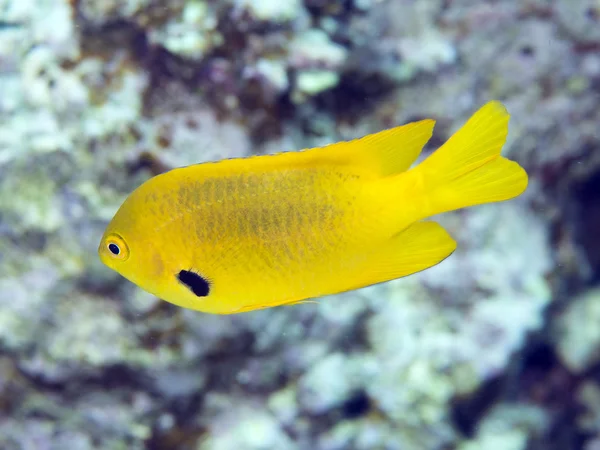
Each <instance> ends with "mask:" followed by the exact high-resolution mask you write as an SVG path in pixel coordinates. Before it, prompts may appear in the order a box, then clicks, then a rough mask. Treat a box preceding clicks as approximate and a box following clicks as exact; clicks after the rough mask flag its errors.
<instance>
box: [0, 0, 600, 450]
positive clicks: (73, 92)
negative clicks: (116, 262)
mask: <svg viewBox="0 0 600 450" xmlns="http://www.w3.org/2000/svg"><path fill="white" fill-rule="evenodd" d="M490 99H498V100H501V101H502V102H504V103H505V105H506V106H507V108H508V110H509V111H510V113H511V115H512V119H511V122H510V134H509V139H508V143H507V145H506V147H505V151H504V154H505V155H506V156H508V157H510V158H512V159H515V160H517V161H519V162H520V163H521V164H522V165H523V166H524V167H525V168H526V170H527V171H528V172H529V174H530V177H531V182H530V187H529V189H528V190H527V192H526V193H525V194H524V195H522V196H521V197H519V198H517V199H515V200H512V201H510V202H506V203H500V204H492V205H486V206H480V207H475V208H471V209H469V210H464V211H460V212H456V213H452V214H446V215H444V216H443V218H442V219H441V220H442V223H443V225H444V226H445V227H446V228H447V229H448V230H449V231H450V232H451V234H452V235H453V236H454V237H455V238H456V239H457V240H458V242H459V247H458V250H457V252H456V253H455V254H454V255H453V256H452V257H451V258H449V259H447V260H446V261H444V262H443V263H442V264H440V265H438V266H436V267H434V268H432V269H430V270H428V271H425V272H423V273H421V274H418V275H415V276H412V277H408V278H405V279H402V280H396V281H394V282H390V283H387V284H383V285H379V286H376V287H371V288H366V289H362V290H358V291H354V292H351V293H347V294H345V295H339V296H333V297H329V298H325V299H323V300H322V301H320V302H319V303H318V304H305V305H299V306H294V307H281V308H275V309H270V310H264V311H256V312H251V313H246V314H240V315H235V316H212V315H207V314H202V313H199V312H195V311H188V310H183V309H181V308H177V307H175V306H172V305H170V304H167V303H166V302H162V301H159V300H158V299H156V298H154V297H152V296H151V295H149V294H146V293H144V292H143V291H141V290H139V289H138V288H137V287H135V286H134V285H133V284H131V283H129V282H127V281H126V280H124V279H123V278H121V277H120V276H119V275H117V274H116V273H115V272H112V271H111V270H109V269H108V268H106V267H104V266H103V265H102V264H101V263H100V261H99V260H98V258H97V254H96V248H97V245H98V242H99V239H100V237H101V234H102V231H103V229H104V227H105V226H106V224H107V223H108V221H109V220H110V219H111V217H112V215H113V214H114V213H115V211H116V209H117V208H118V207H119V205H120V204H121V202H122V201H123V200H124V199H125V197H126V196H127V195H128V194H129V193H130V192H131V191H132V190H133V189H134V188H135V187H137V186H138V185H139V184H140V183H142V182H143V181H144V180H146V179H148V178H149V177H151V176H153V175H155V174H158V173H160V172H162V171H164V170H167V169H169V168H172V167H176V166H182V165H187V164H193V163H197V162H202V161H207V160H214V159H218V158H229V157H236V156H245V155H250V154H264V153H272V152H276V151H284V150H286V151H287V150H297V149H300V148H306V147H312V146H317V145H323V144H327V143H330V142H334V141H338V140H341V139H350V138H354V137H357V136H361V135H363V134H366V133H369V132H374V131H378V130H381V129H383V128H388V127H391V126H395V125H400V124H403V123H406V122H409V121H412V120H417V119H422V118H429V117H430V118H434V119H436V120H437V125H436V128H435V132H434V136H433V138H432V139H431V141H430V143H429V144H428V146H427V147H426V150H425V153H426V154H427V153H428V152H430V151H432V150H434V149H435V148H437V147H438V146H439V145H440V144H441V143H442V142H443V141H444V140H445V139H446V138H447V137H448V136H449V135H450V134H451V133H452V132H453V131H454V130H456V129H457V128H458V127H459V126H460V125H461V124H462V123H464V121H465V120H466V119H467V118H468V117H469V116H470V115H471V114H472V113H473V112H474V111H475V110H476V109H477V108H479V107H480V106H481V105H482V104H484V103H485V102H487V101H488V100H490ZM599 127H600V3H599V2H598V0H522V1H517V0H496V1H485V2H474V1H469V0H422V1H421V0H418V1H409V0H329V1H325V0H220V1H217V0H160V1H159V0H0V448H1V449H3V450H13V449H15V450H16V449H27V450H29V449H36V450H37V449H40V450H44V449H57V450H58V449H61V450H63V449H67V450H71V449H73V450H87V449H115V450H120V449H152V450H164V449H182V450H230V449H231V450H271V449H273V450H304V449H308V450H341V449H356V450H376V449H385V450H423V449H457V450H477V449H490V450H496V449H497V450H525V449H532V450H538V449H544V450H568V449H585V450H598V449H600V434H599V430H600V384H599V383H600V326H599V324H600V287H599V285H598V281H600V132H599Z"/></svg>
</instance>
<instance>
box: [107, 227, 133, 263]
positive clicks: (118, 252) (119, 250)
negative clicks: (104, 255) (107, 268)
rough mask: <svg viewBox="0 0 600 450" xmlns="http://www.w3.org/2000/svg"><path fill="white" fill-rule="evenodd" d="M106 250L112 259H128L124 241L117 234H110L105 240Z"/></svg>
mask: <svg viewBox="0 0 600 450" xmlns="http://www.w3.org/2000/svg"><path fill="white" fill-rule="evenodd" d="M106 249H107V250H108V253H109V254H110V256H112V257H113V259H118V260H121V261H125V260H127V258H129V248H128V247H127V244H126V243H125V240H124V239H123V238H122V237H121V236H119V235H117V234H112V235H110V236H109V237H108V238H107V239H106Z"/></svg>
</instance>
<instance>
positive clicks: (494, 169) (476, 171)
mask: <svg viewBox="0 0 600 450" xmlns="http://www.w3.org/2000/svg"><path fill="white" fill-rule="evenodd" d="M509 118H510V116H509V114H508V112H507V111H506V108H505V107H504V106H503V105H502V104H501V103H500V102H497V101H492V102H489V103H487V104H485V105H484V106H483V107H481V108H480V109H479V110H478V111H477V112H476V113H475V114H473V116H472V117H471V118H470V119H469V120H468V121H467V123H465V125H463V127H462V128H460V129H459V130H458V131H457V132H456V133H455V134H454V135H453V136H452V137H450V139H448V141H446V143H445V144H444V145H443V146H442V147H440V148H439V149H438V150H437V151H436V152H434V153H433V154H431V155H430V156H429V157H428V158H427V159H426V160H425V161H423V162H422V163H421V164H419V165H418V166H417V167H415V168H414V169H413V170H414V174H416V175H419V176H420V179H421V182H420V184H422V186H423V189H424V192H423V195H425V196H426V201H425V204H426V205H428V207H426V208H424V209H425V210H424V211H423V215H422V217H428V216H431V215H435V214H439V213H442V212H446V211H451V210H455V209H459V208H464V207H468V206H473V205H478V204H482V203H490V202H498V201H504V200H509V199H511V198H514V197H516V196H518V195H520V194H521V193H523V191H524V190H525V189H526V188H527V173H526V172H525V171H524V170H523V168H522V167H521V166H519V164H517V163H516V162H514V161H510V160H508V159H506V158H504V157H502V156H500V152H501V150H502V146H503V145H504V143H505V141H506V136H507V134H508V121H509Z"/></svg>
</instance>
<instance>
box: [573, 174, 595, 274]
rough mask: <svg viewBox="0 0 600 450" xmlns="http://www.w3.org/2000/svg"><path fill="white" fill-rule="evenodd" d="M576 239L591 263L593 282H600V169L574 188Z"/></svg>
mask: <svg viewBox="0 0 600 450" xmlns="http://www.w3.org/2000/svg"><path fill="white" fill-rule="evenodd" d="M573 194H574V195H573V200H574V201H576V203H577V206H578V208H577V216H576V217H575V218H574V219H575V221H576V223H575V239H576V240H577V242H578V243H579V245H580V247H581V249H582V250H583V252H584V254H585V256H586V259H587V261H588V263H589V265H590V276H591V280H590V282H591V283H594V284H596V283H599V282H600V238H599V236H600V171H599V172H597V173H595V174H594V175H593V176H591V177H590V178H589V179H588V180H586V181H585V182H582V183H581V184H580V185H579V186H576V187H575V188H574V192H573Z"/></svg>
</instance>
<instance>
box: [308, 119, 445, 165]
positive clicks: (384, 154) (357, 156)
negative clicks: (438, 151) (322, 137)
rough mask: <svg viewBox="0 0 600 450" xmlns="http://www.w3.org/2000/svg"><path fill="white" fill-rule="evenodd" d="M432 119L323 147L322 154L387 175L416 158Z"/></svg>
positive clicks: (433, 123)
mask: <svg viewBox="0 0 600 450" xmlns="http://www.w3.org/2000/svg"><path fill="white" fill-rule="evenodd" d="M434 125H435V121H434V120H431V119H425V120H420V121H417V122H411V123H409V124H406V125H402V126H398V127H395V128H390V129H388V130H383V131H380V132H378V133H373V134H369V135H366V136H364V137H361V138H358V139H354V140H351V141H346V142H338V143H336V144H331V145H328V146H326V147H323V148H321V149H319V150H322V151H323V152H324V153H322V155H323V156H327V157H331V158H334V159H336V160H338V159H339V160H342V161H343V162H344V163H345V164H348V163H350V164H353V165H356V166H359V167H361V168H362V169H366V170H369V171H372V172H374V173H375V174H377V175H379V176H388V175H393V174H397V173H400V172H404V171H406V170H408V169H409V168H410V166H411V165H412V164H413V163H414V162H415V161H416V159H417V158H418V157H419V154H420V153H421V150H422V149H423V146H424V145H425V144H426V143H427V141H428V140H429V139H430V138H431V134H432V132H433V126H434Z"/></svg>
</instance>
